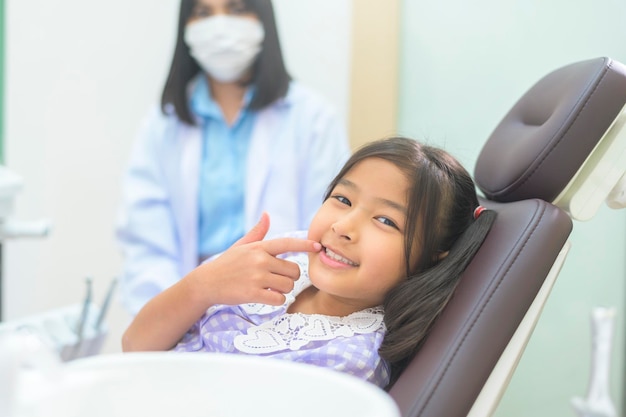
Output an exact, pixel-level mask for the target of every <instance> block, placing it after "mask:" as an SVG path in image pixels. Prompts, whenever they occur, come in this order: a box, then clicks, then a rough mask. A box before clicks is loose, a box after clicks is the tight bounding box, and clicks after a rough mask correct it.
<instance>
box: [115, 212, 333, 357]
mask: <svg viewBox="0 0 626 417" xmlns="http://www.w3.org/2000/svg"><path fill="white" fill-rule="evenodd" d="M268 229H269V217H268V216H267V214H264V215H263V217H262V218H261V220H260V221H259V223H258V224H257V225H256V226H255V227H254V228H253V229H251V230H250V231H249V232H248V233H247V234H246V235H245V236H244V237H243V238H241V239H240V240H239V241H238V242H237V243H235V244H234V245H233V246H232V247H231V248H229V249H228V250H227V251H225V252H224V253H223V254H222V255H221V256H219V257H218V258H216V259H215V260H213V261H211V262H206V263H204V264H202V265H200V266H198V267H197V268H196V269H194V270H193V271H191V272H190V273H189V274H188V275H186V276H185V277H184V278H183V279H181V280H180V281H178V282H177V283H176V284H174V285H172V286H171V287H170V288H168V289H167V290H165V291H163V292H162V293H160V294H158V295H157V296H155V297H154V298H153V299H152V300H150V301H149V302H148V303H147V304H146V305H145V306H144V307H143V308H142V309H141V310H140V311H139V313H138V314H137V316H136V317H135V318H134V320H133V321H132V323H131V324H130V326H129V327H128V329H126V331H125V332H124V335H123V337H122V349H123V350H124V351H125V352H128V351H149V350H168V349H171V348H172V347H174V346H175V345H176V343H177V342H178V341H179V340H180V339H181V338H182V337H183V336H184V335H185V333H186V332H187V331H188V330H189V329H190V328H191V326H192V325H193V324H194V323H195V322H196V321H198V320H199V319H200V317H202V315H203V314H204V313H205V312H206V310H207V309H208V308H209V307H210V306H212V305H214V304H228V305H238V304H244V303H263V304H269V305H281V304H282V303H284V302H285V296H284V294H285V293H288V292H289V291H291V290H292V289H293V285H294V282H295V281H296V280H297V279H298V277H299V276H300V269H299V267H298V265H297V264H295V263H293V262H290V261H286V260H283V259H279V258H277V257H276V256H277V255H279V254H281V253H285V252H318V251H319V250H320V248H321V246H320V244H319V243H318V242H313V241H310V240H303V239H295V238H280V239H273V240H267V241H263V240H262V239H263V237H265V234H266V233H267V230H268ZM268 289H269V290H268Z"/></svg>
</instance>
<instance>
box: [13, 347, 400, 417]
mask: <svg viewBox="0 0 626 417" xmlns="http://www.w3.org/2000/svg"><path fill="white" fill-rule="evenodd" d="M62 369H63V371H62V372H61V373H60V376H59V373H58V372H57V374H56V375H57V376H55V377H48V379H50V380H51V383H50V390H51V391H50V393H48V394H47V395H42V394H41V381H39V383H38V388H37V389H38V390H39V394H38V395H37V397H36V398H37V400H36V401H33V399H32V398H31V399H30V401H29V403H30V407H26V408H22V410H25V411H24V412H23V413H22V414H18V415H16V417H22V415H23V416H27V417H43V416H45V417H61V416H62V417H79V416H81V417H83V416H90V417H100V416H102V417H105V416H106V417H118V416H119V417H122V416H123V417H131V416H140V417H143V416H150V417H161V416H163V417H172V416H185V417H244V416H246V417H262V416H268V417H287V416H289V417H292V416H298V417H309V416H310V417H320V416H321V417H335V416H337V417H338V416H342V417H352V416H359V417H370V416H371V417H399V416H400V414H399V411H398V409H397V406H396V404H395V403H394V402H393V400H392V399H391V397H390V396H389V395H388V394H386V393H385V392H384V391H382V390H381V389H379V388H377V387H375V386H374V385H372V384H370V383H368V382H365V381H362V380H360V379H357V378H354V377H352V376H349V375H345V374H342V373H339V372H336V371H331V370H327V369H323V368H319V367H315V366H311V365H302V364H296V363H292V362H287V361H281V360H274V359H267V358H260V357H253V356H241V355H227V354H206V353H172V352H160V353H132V354H131V353H128V354H114V355H101V356H94V357H89V358H84V359H78V360H75V361H72V362H68V363H66V364H64V365H62ZM22 382H23V383H22V384H21V389H28V384H27V383H24V382H28V379H23V381H22ZM21 397H22V398H27V397H28V395H27V396H24V395H22V396H21ZM19 409H20V408H19V407H18V410H19ZM39 413H41V414H39Z"/></svg>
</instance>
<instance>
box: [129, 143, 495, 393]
mask: <svg viewBox="0 0 626 417" xmlns="http://www.w3.org/2000/svg"><path fill="white" fill-rule="evenodd" d="M483 211H484V209H482V208H480V207H479V206H478V198H477V196H476V191H475V188H474V183H473V181H472V179H471V178H470V176H469V174H468V173H467V171H466V170H465V169H464V168H463V167H462V166H461V165H460V164H459V163H458V162H457V161H456V160H455V159H454V158H453V157H451V156H450V155H449V154H447V153H446V152H444V151H443V150H440V149H437V148H433V147H430V146H425V145H422V144H420V143H418V142H416V141H414V140H411V139H406V138H399V137H398V138H390V139H386V140H382V141H377V142H372V143H370V144H368V145H366V146H364V147H363V148H361V149H360V150H358V151H357V152H356V153H354V155H353V156H352V157H351V158H350V159H349V160H348V162H347V163H346V164H345V166H344V167H343V169H342V170H341V171H340V172H339V174H338V175H337V176H336V178H335V179H334V180H333V181H332V182H331V184H330V186H329V188H328V192H327V194H326V198H325V200H324V203H323V204H322V206H321V208H320V209H319V210H318V212H317V214H316V215H315V217H314V218H313V221H312V223H311V226H310V228H309V230H308V239H306V240H305V239H294V238H283V239H276V240H268V241H261V239H262V238H263V236H264V234H265V232H266V231H267V228H268V222H269V219H268V218H267V216H264V217H263V218H262V219H261V222H260V223H259V225H258V226H257V228H256V229H253V230H252V231H251V232H250V233H249V234H248V235H247V236H245V237H244V238H243V239H242V240H241V241H240V242H238V243H237V244H236V245H235V246H233V247H232V248H231V249H229V250H227V251H226V252H225V253H224V254H223V255H221V256H220V257H217V258H216V259H215V260H212V261H210V262H206V263H205V264H203V265H201V266H200V267H198V268H197V269H196V270H194V271H193V272H191V273H190V274H188V275H187V276H186V277H185V278H184V279H183V280H182V281H180V282H179V283H178V284H176V285H174V286H173V287H172V288H170V289H168V290H167V291H165V292H164V293H162V294H161V295H159V296H157V297H155V298H154V299H153V300H152V301H150V302H149V303H148V304H147V305H146V307H145V308H144V309H143V310H142V311H141V312H140V313H139V314H138V315H137V317H136V318H135V320H134V321H133V322H132V323H131V325H130V327H129V328H128V330H127V331H126V333H125V334H124V337H123V348H124V350H125V351H129V350H165V349H172V348H174V349H175V350H177V351H198V350H202V351H214V352H232V353H243V354H259V355H264V356H270V357H275V358H281V359H288V360H293V361H298V362H305V363H310V364H315V365H319V366H324V367H329V368H332V369H336V370H339V371H343V372H347V373H350V374H353V375H356V376H359V377H361V378H363V379H366V380H369V381H371V382H373V383H375V384H377V385H379V386H380V387H387V388H389V387H391V385H392V384H393V383H394V382H395V381H396V379H397V377H398V376H399V374H400V373H401V372H402V370H403V369H404V368H405V366H406V364H407V363H408V362H409V361H410V359H411V358H412V357H413V356H414V355H415V353H416V352H417V350H418V349H419V347H420V345H421V343H422V342H423V340H424V338H425V336H426V334H427V332H428V330H429V329H430V327H431V325H432V323H433V322H434V320H435V319H436V318H437V317H438V316H439V314H440V312H441V311H442V309H443V307H444V306H445V304H446V303H447V301H448V300H449V299H450V297H451V296H452V293H453V291H454V288H455V286H456V283H457V281H458V278H459V276H460V274H461V272H462V271H463V270H464V268H465V266H466V265H467V264H468V262H469V261H470V260H471V258H472V256H473V255H474V253H475V252H476V251H477V250H478V248H479V247H480V245H481V243H482V241H483V239H484V237H485V236H486V234H487V233H488V230H489V228H490V226H491V224H492V222H493V219H494V218H495V214H494V213H492V212H489V211H486V212H483ZM296 251H297V252H300V253H298V254H293V253H288V254H286V255H285V259H278V258H276V255H278V254H279V253H285V252H296ZM190 328H191V330H189V329H190Z"/></svg>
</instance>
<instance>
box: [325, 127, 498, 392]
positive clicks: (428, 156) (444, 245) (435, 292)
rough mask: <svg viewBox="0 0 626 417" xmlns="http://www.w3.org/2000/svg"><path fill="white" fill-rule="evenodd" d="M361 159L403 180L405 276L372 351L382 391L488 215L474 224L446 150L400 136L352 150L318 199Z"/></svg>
mask: <svg viewBox="0 0 626 417" xmlns="http://www.w3.org/2000/svg"><path fill="white" fill-rule="evenodd" d="M368 158H379V159H383V160H386V161H389V162H391V163H393V164H394V165H395V166H397V167H398V168H399V169H400V170H401V171H402V172H403V173H404V174H405V175H406V178H407V179H408V181H409V189H408V190H407V193H408V195H407V201H408V207H407V221H406V228H405V231H404V251H405V262H406V274H407V279H406V280H403V281H401V282H400V283H399V284H398V285H397V286H395V287H394V288H392V289H391V290H390V291H389V292H388V293H387V294H386V297H385V300H384V303H383V307H384V309H385V316H384V321H385V325H386V327H387V331H386V333H385V337H384V340H383V342H382V344H381V346H380V349H379V350H378V352H379V354H380V356H381V357H382V358H383V359H384V360H385V361H386V362H387V364H388V365H389V367H390V371H391V375H390V381H389V384H388V385H387V388H386V389H389V388H391V386H393V384H394V383H395V382H396V380H397V379H398V377H399V376H400V374H401V373H402V371H403V370H404V369H405V368H406V366H407V365H408V363H409V362H410V361H411V359H412V358H413V357H414V356H415V354H416V353H417V351H418V350H419V349H420V347H421V346H422V344H423V342H424V340H425V338H426V336H427V334H428V332H429V331H430V329H431V327H432V325H433V323H434V322H435V320H436V319H437V317H439V315H440V314H441V312H442V310H443V308H444V307H445V305H446V304H447V303H448V301H449V300H450V298H451V297H452V295H453V293H454V289H455V288H456V285H457V283H458V281H459V277H460V276H461V273H462V272H463V271H464V270H465V268H466V266H467V264H468V263H469V262H470V261H471V259H472V258H473V256H474V254H475V253H476V252H477V251H478V249H479V248H480V246H481V245H482V242H483V240H484V239H485V237H486V236H487V234H488V232H489V230H490V228H491V225H492V224H493V221H494V220H495V216H496V214H495V212H493V211H490V210H485V211H483V212H482V214H480V216H478V218H477V219H474V210H475V209H476V207H478V205H479V203H478V196H477V195H476V187H475V185H474V181H473V180H472V178H471V176H470V174H469V173H468V172H467V170H466V169H465V168H464V167H463V166H462V165H461V164H460V163H459V162H458V161H457V160H456V159H455V158H454V157H452V156H451V155H450V154H449V153H447V152H446V151H444V150H442V149H440V148H436V147H433V146H428V145H425V144H422V143H420V142H418V141H415V140H413V139H409V138H403V137H392V138H388V139H383V140H379V141H375V142H371V143H369V144H366V145H365V146H363V147H361V148H360V149H359V150H357V151H356V152H355V153H354V154H353V155H352V157H351V158H350V159H349V160H348V161H347V162H346V164H345V165H344V167H343V168H342V170H341V171H340V172H339V174H338V175H337V176H336V177H335V179H334V180H333V181H332V182H331V184H330V186H329V188H328V190H327V193H326V196H325V198H328V197H329V196H330V194H331V192H332V190H333V189H334V188H335V186H336V185H337V183H338V182H339V180H341V178H343V177H344V176H345V175H346V174H347V173H348V172H349V171H350V170H351V169H352V168H353V167H354V166H355V165H356V164H358V163H359V162H361V161H363V160H365V159H368Z"/></svg>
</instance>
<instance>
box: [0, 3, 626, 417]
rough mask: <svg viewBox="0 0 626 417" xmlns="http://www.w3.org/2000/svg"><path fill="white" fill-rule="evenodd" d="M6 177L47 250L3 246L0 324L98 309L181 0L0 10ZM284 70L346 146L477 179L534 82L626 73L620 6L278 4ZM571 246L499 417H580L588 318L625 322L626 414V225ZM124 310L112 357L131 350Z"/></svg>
mask: <svg viewBox="0 0 626 417" xmlns="http://www.w3.org/2000/svg"><path fill="white" fill-rule="evenodd" d="M0 6H1V9H0V10H1V11H2V16H1V17H2V19H1V23H0V24H1V33H2V43H1V46H2V54H1V56H2V65H1V66H0V68H1V69H2V88H1V89H0V94H2V100H1V103H2V111H1V112H0V134H1V139H2V147H1V148H2V157H3V162H4V164H5V165H6V166H7V167H9V168H10V169H12V170H13V171H15V172H16V173H18V174H19V175H20V176H21V177H22V179H23V181H24V185H23V189H22V190H21V192H20V193H19V195H18V197H17V200H16V206H15V217H16V218H18V219H40V218H47V219H50V220H51V221H52V225H53V229H52V232H51V234H50V235H49V236H48V237H45V238H42V239H15V240H7V241H5V242H3V243H2V270H1V283H2V284H1V285H2V287H1V291H0V294H1V309H2V310H1V314H2V316H1V317H2V320H3V321H7V320H12V319H18V318H21V317H25V316H28V315H32V314H36V313H39V312H43V311H46V310H49V309H53V308H57V307H62V306H65V305H68V304H73V303H76V302H79V301H80V300H81V299H82V297H83V295H84V288H85V287H84V279H85V277H87V276H91V277H92V278H93V288H94V301H96V302H100V301H101V300H102V299H103V298H104V295H105V292H106V290H107V289H108V286H109V283H110V282H111V280H112V279H113V278H114V277H115V276H116V275H117V274H118V272H119V271H120V268H121V258H120V255H119V252H118V249H117V247H116V246H115V242H114V237H113V227H114V222H115V216H116V209H117V205H118V202H119V192H120V189H119V187H120V181H121V175H122V172H123V169H124V166H125V163H126V159H127V157H128V154H129V151H130V146H131V143H132V142H133V140H134V138H135V134H136V132H137V129H138V127H139V123H140V121H141V119H142V118H143V116H144V115H145V113H146V111H147V110H148V109H149V107H150V106H151V105H153V103H155V102H157V101H158V100H159V97H160V92H161V88H162V84H163V82H164V79H165V76H166V74H167V70H168V65H169V61H170V59H171V53H172V51H173V43H174V39H175V28H176V22H177V10H178V0H160V1H158V2H154V1H148V0H133V1H126V0H109V1H106V2H85V1H82V0H31V1H28V2H26V1H23V0H3V1H2V0H0ZM274 6H275V9H276V10H275V11H276V14H277V18H278V24H279V31H280V36H281V41H282V46H283V50H284V53H285V56H286V60H287V67H288V69H289V70H290V73H291V74H292V75H293V77H294V78H296V79H300V80H302V81H304V82H305V83H307V84H308V85H310V86H311V87H313V88H315V89H316V90H318V91H319V92H320V93H322V94H323V95H325V96H326V97H327V98H328V99H329V100H330V101H331V102H332V103H333V104H334V105H335V106H336V108H337V110H338V112H339V114H340V115H341V116H342V117H343V119H344V120H345V122H346V125H347V126H348V128H349V131H350V137H351V142H352V145H353V147H357V146H358V145H359V144H362V143H364V142H367V141H370V140H373V139H378V138H380V137H383V136H386V135H390V134H393V133H400V134H404V135H408V136H411V137H414V138H417V139H421V140H425V141H427V142H430V143H433V144H435V145H438V146H442V147H444V148H445V149H447V150H448V151H450V152H451V153H452V154H453V155H455V156H457V157H458V158H459V159H460V160H461V161H462V162H463V163H464V164H465V165H466V166H467V167H468V168H469V169H470V171H471V170H472V169H473V166H474V163H475V160H476V157H477V155H478V152H479V150H480V148H481V147H482V145H483V143H484V142H485V141H486V139H487V138H488V136H489V134H490V133H491V131H492V130H493V128H494V127H495V126H496V124H497V123H498V122H499V121H500V119H501V118H502V117H503V116H504V114H505V113H506V112H507V111H508V110H509V108H510V107H511V106H512V105H513V103H514V102H515V101H516V100H517V99H518V98H519V97H520V96H521V95H522V94H523V93H524V92H525V91H526V90H527V89H528V88H529V87H530V86H531V85H532V84H533V83H534V82H536V81H537V80H538V79H539V78H541V77H542V76H544V75H545V74H547V73H548V72H550V71H552V70H554V69H556V68H558V67H561V66H563V65H566V64H569V63H572V62H575V61H580V60H585V59H589V58H595V57H599V56H609V57H612V58H614V59H616V60H618V61H621V62H625V63H626V26H625V25H624V24H623V22H624V19H625V18H626V3H624V2H618V1H616V0H605V1H601V2H598V1H592V0H578V1H577V2H576V3H575V5H574V4H573V3H572V2H571V1H565V0H552V1H550V2H545V1H539V0H524V1H522V0H505V1H501V0H479V1H474V2H467V1H464V0H440V1H438V2H418V1H414V0H384V1H381V0H378V1H376V0H297V1H293V0H274ZM570 241H571V242H572V249H571V251H570V253H569V255H568V258H567V260H566V262H565V266H564V268H563V270H562V271H561V273H560V276H559V279H558V280H557V283H556V286H555V288H554V289H553V292H552V295H551V298H550V299H549V300H548V303H547V305H546V307H545V310H544V313H543V315H542V317H541V319H540V321H539V323H538V325H537V328H536V329H535V332H534V334H533V337H532V338H531V341H530V343H529V346H528V348H527V350H526V352H525V354H524V356H523V358H522V360H521V363H520V365H519V367H518V369H517V372H516V374H515V375H514V377H513V380H512V381H511V384H510V387H509V389H508V390H507V392H506V394H505V396H504V398H503V399H502V402H501V404H500V406H499V408H498V410H497V412H496V415H497V416H500V417H505V416H506V417H518V416H520V417H521V416H539V415H559V416H565V415H574V410H573V408H572V407H571V406H570V403H569V401H570V398H571V397H572V396H584V395H585V393H586V389H587V385H588V378H589V371H590V360H591V339H590V333H591V328H590V312H591V309H592V308H593V307H595V306H613V307H616V309H617V321H616V328H615V338H614V343H613V358H612V370H611V393H612V398H613V400H614V401H615V402H616V405H617V406H618V408H619V410H621V412H622V414H620V415H625V414H624V395H625V394H624V393H625V392H626V389H625V388H624V374H625V372H624V370H625V368H626V366H625V363H624V359H625V357H626V349H625V346H624V327H625V326H624V308H625V302H624V301H625V299H626V285H625V284H624V282H625V281H626V256H625V254H626V211H624V210H622V211H612V210H610V209H608V208H606V207H603V208H602V209H601V211H600V213H599V214H598V215H597V216H596V218H594V219H593V220H591V221H589V222H586V223H580V222H576V223H575V225H574V231H573V233H572V235H571V238H570ZM129 319H130V317H128V316H127V314H126V313H125V311H124V310H122V308H121V306H120V305H119V303H118V302H116V301H115V300H114V302H113V304H112V306H111V310H110V311H109V314H108V316H107V325H108V327H109V334H108V338H107V340H106V343H105V345H104V348H103V353H112V352H119V351H121V348H120V337H121V333H122V332H123V330H124V329H125V327H126V325H127V324H128V321H129Z"/></svg>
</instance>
